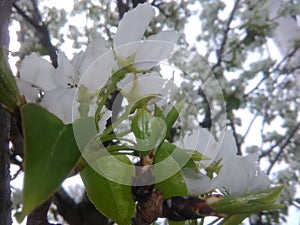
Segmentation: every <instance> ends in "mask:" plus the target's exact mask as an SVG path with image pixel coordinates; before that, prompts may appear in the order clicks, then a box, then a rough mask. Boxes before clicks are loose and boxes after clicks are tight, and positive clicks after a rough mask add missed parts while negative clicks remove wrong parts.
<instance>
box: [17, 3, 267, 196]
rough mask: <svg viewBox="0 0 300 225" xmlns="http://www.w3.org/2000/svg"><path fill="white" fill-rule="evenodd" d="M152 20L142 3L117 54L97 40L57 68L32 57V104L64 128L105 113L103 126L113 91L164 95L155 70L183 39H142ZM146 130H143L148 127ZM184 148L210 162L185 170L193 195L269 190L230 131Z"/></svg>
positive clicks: (25, 78) (199, 136) (121, 34)
mask: <svg viewBox="0 0 300 225" xmlns="http://www.w3.org/2000/svg"><path fill="white" fill-rule="evenodd" d="M153 17H154V11H153V9H152V7H151V5H150V4H148V3H145V4H139V5H138V6H137V7H136V8H135V9H133V10H132V11H131V12H128V13H126V14H125V15H124V17H123V19H122V20H121V21H120V23H119V26H118V30H117V33H116V35H115V38H114V40H113V48H112V49H108V48H107V47H106V42H105V40H104V39H103V38H101V37H98V38H96V39H94V40H93V41H91V42H90V44H89V45H88V46H87V49H86V51H85V52H81V53H79V54H77V55H75V56H74V58H73V59H72V60H69V59H67V57H66V56H65V54H64V53H63V52H58V54H57V57H58V67H57V68H54V67H53V66H52V65H51V64H50V63H49V62H48V61H46V60H45V59H43V58H41V57H39V56H38V55H37V54H35V53H33V54H31V55H29V56H28V57H27V58H25V59H24V60H23V62H22V64H21V69H20V78H21V80H20V81H19V86H20V90H21V91H22V92H23V94H24V96H25V98H26V100H27V101H28V102H29V101H33V102H35V101H37V100H38V99H40V105H41V106H43V107H45V108H46V109H47V110H48V111H50V112H52V113H53V114H55V115H56V116H57V117H59V118H60V119H61V120H62V121H63V122H64V123H65V124H68V123H72V122H74V120H75V119H76V118H78V117H82V116H95V114H96V116H97V113H98V114H101V119H102V121H101V120H100V122H103V120H104V122H106V120H107V119H108V118H109V117H110V116H111V112H110V111H109V110H107V109H106V108H105V106H104V102H103V101H102V100H101V98H103V99H105V98H104V97H103V96H106V97H108V95H109V94H110V93H112V91H114V90H119V91H120V92H121V93H122V95H123V96H124V97H125V98H126V99H127V101H128V102H129V103H132V104H134V103H136V102H138V101H140V100H141V99H144V98H145V97H149V96H150V97H151V96H159V95H165V94H166V93H167V92H168V91H169V90H166V89H168V88H170V87H171V85H168V82H167V81H166V80H164V79H163V78H162V77H161V76H160V74H159V73H158V72H157V70H154V69H153V68H154V67H155V66H156V65H157V64H158V63H159V62H160V61H161V60H163V59H166V58H168V57H169V56H171V54H172V52H173V51H174V45H175V43H176V41H177V39H178V35H177V34H176V33H175V32H174V31H162V32H160V33H158V34H156V35H152V36H150V37H148V38H147V39H143V36H144V33H145V31H146V29H147V27H148V25H149V23H150V21H151V20H152V19H153ZM105 88H106V89H105ZM110 88H111V89H110ZM104 89H105V90H104ZM170 89H172V88H170ZM37 90H39V91H37ZM103 90H104V91H103ZM99 93H101V96H100V94H99ZM102 95H103V96H102ZM105 100H107V99H105ZM99 105H100V106H99ZM146 114H147V113H146ZM147 115H148V114H147ZM151 116H152V115H151ZM149 117H150V116H149ZM151 119H152V118H150V119H149V121H151ZM99 124H100V125H99V127H100V129H98V132H99V133H101V132H102V131H103V129H104V127H105V124H103V123H99ZM149 124H150V123H149ZM153 124H154V123H152V126H154V125H153ZM142 125H144V124H142ZM141 127H142V128H141V130H142V129H143V128H144V127H143V126H141ZM157 127H159V126H157ZM149 130H151V129H150V128H149ZM160 138H161V137H160ZM163 138H165V137H163ZM157 139H159V138H157ZM159 140H160V139H159ZM155 143H156V142H155ZM160 144H161V142H159V143H158V144H157V146H159V145H160ZM179 145H181V147H182V148H185V149H195V150H197V151H199V152H200V153H201V154H203V155H205V156H206V157H207V158H208V160H201V161H200V165H199V170H196V171H195V170H194V169H182V174H183V177H184V180H185V183H186V185H187V189H188V191H189V193H190V194H203V193H207V192H210V191H213V190H215V189H219V190H224V191H225V192H227V193H229V194H241V193H244V192H247V191H248V192H252V191H256V190H260V189H265V188H267V187H268V185H269V180H268V178H267V176H266V175H265V174H264V173H262V172H261V171H260V170H259V167H258V166H257V164H256V161H257V159H258V155H257V154H252V155H248V156H245V157H242V156H237V155H236V154H237V148H236V144H235V141H234V139H233V135H232V133H230V132H225V134H224V136H223V138H221V140H220V141H219V142H216V141H215V139H214V138H213V136H212V135H211V134H210V133H209V132H208V131H207V130H205V129H197V130H194V131H193V133H192V135H190V136H186V137H185V138H184V140H183V143H181V144H179ZM151 146H152V145H151ZM155 146H156V145H155ZM211 168H213V169H211ZM211 171H213V172H211Z"/></svg>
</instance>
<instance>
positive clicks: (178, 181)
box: [153, 144, 188, 198]
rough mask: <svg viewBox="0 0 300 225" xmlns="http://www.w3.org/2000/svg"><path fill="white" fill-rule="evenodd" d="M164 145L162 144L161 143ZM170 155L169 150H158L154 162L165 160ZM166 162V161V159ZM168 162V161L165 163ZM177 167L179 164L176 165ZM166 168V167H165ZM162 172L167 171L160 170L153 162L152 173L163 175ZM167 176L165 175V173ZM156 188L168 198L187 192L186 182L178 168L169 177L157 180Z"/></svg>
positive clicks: (183, 194)
mask: <svg viewBox="0 0 300 225" xmlns="http://www.w3.org/2000/svg"><path fill="white" fill-rule="evenodd" d="M162 146H164V144H163V145H162ZM170 156H171V157H172V155H171V153H170V152H169V151H158V152H157V154H155V160H156V162H155V163H160V162H164V161H166V159H167V158H168V157H170ZM166 162H168V161H166ZM167 164H169V163H167ZM178 167H179V165H178ZM166 169H167V168H166ZM163 173H169V171H166V170H161V168H160V167H156V166H155V164H154V169H153V174H154V175H155V174H159V175H160V176H164V174H163ZM166 177H167V175H166ZM155 187H156V189H159V190H161V191H162V192H163V195H164V198H170V197H173V196H185V195H187V194H188V191H187V188H186V184H185V182H184V179H183V177H182V174H181V172H180V170H179V171H178V172H177V173H175V174H174V175H172V176H171V177H167V179H165V180H163V181H162V182H159V183H157V184H156V185H155ZM170 187H172V188H170Z"/></svg>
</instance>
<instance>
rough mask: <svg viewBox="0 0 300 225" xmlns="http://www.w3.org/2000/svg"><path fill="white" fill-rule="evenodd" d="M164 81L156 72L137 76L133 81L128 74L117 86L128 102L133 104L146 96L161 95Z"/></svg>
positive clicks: (132, 77)
mask: <svg viewBox="0 0 300 225" xmlns="http://www.w3.org/2000/svg"><path fill="white" fill-rule="evenodd" d="M164 83H165V80H164V79H163V78H161V77H160V76H159V75H158V74H157V73H156V72H151V73H147V74H139V75H138V76H137V79H136V80H135V78H134V75H133V74H128V75H127V76H126V77H125V79H123V80H122V81H120V82H119V83H118V84H117V86H118V87H119V88H120V89H121V92H122V94H123V95H124V96H125V97H126V98H127V100H128V101H130V102H132V103H134V102H136V101H139V100H141V99H142V98H144V97H147V96H157V95H160V94H162V91H163V87H164Z"/></svg>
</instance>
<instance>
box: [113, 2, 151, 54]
mask: <svg viewBox="0 0 300 225" xmlns="http://www.w3.org/2000/svg"><path fill="white" fill-rule="evenodd" d="M153 17H154V10H153V9H152V7H151V5H150V4H149V3H144V4H139V5H138V6H137V7H135V8H134V9H133V10H132V11H130V12H127V13H125V14H124V17H123V19H122V20H121V21H120V23H119V26H118V31H117V33H116V36H115V38H114V47H115V48H117V47H118V46H120V45H124V44H127V43H131V42H136V41H140V40H141V39H142V37H143V35H144V33H145V31H146V29H147V27H148V25H149V23H150V21H151V20H152V18H153ZM131 47H132V48H127V49H125V48H122V49H119V50H117V54H118V55H119V56H121V57H125V58H126V57H128V56H130V55H132V54H133V53H134V52H135V51H136V49H135V48H134V46H131Z"/></svg>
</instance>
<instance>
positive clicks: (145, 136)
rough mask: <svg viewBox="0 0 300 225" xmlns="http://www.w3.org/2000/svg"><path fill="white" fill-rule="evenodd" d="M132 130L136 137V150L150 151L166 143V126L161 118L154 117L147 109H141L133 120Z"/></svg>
mask: <svg viewBox="0 0 300 225" xmlns="http://www.w3.org/2000/svg"><path fill="white" fill-rule="evenodd" d="M131 129H132V131H133V133H134V135H135V137H136V140H137V144H136V146H135V149H136V150H139V151H143V152H142V153H143V154H147V153H148V151H150V150H153V149H157V148H158V147H159V145H160V144H161V143H162V142H163V141H164V138H165V134H166V130H167V128H166V124H165V121H164V120H163V119H161V118H160V117H154V116H152V115H151V114H150V113H149V112H148V111H147V110H146V109H140V110H138V112H137V115H136V116H135V117H134V118H133V120H132V123H131Z"/></svg>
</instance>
